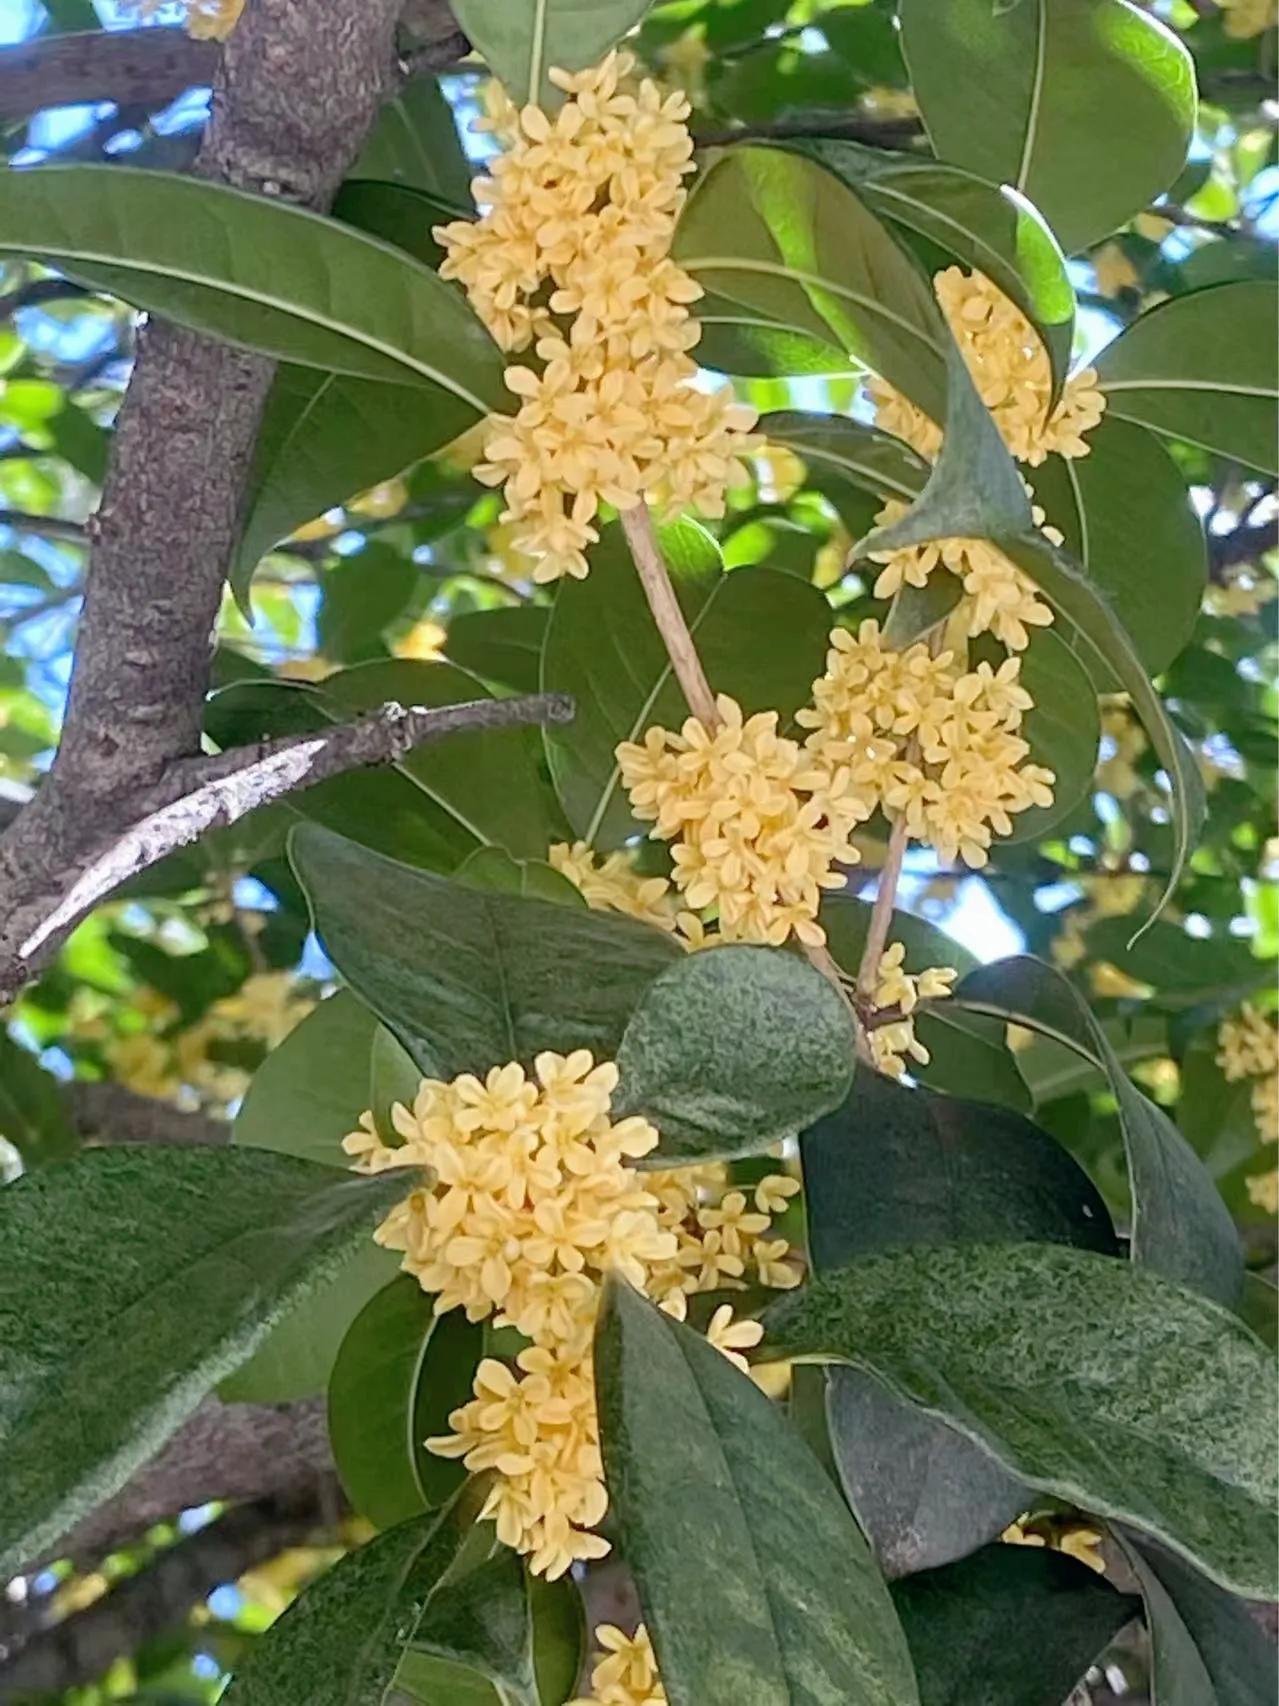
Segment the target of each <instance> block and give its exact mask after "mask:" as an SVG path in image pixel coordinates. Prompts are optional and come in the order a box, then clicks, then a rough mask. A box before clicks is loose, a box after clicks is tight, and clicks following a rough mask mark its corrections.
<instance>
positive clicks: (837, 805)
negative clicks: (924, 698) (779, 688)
mask: <svg viewBox="0 0 1279 1706" xmlns="http://www.w3.org/2000/svg"><path fill="white" fill-rule="evenodd" d="M716 706H717V709H718V712H719V722H718V723H717V725H716V726H715V727H714V728H707V727H706V726H705V724H703V723H702V722H701V721H700V720H699V719H698V718H696V717H689V718H688V719H687V721H686V722H685V723H684V725H683V727H682V728H681V729H680V731H679V732H678V734H672V733H671V732H670V731H669V730H667V729H661V728H656V727H654V728H650V729H649V730H648V731H647V732H646V734H645V736H644V740H643V743H642V744H635V743H633V742H629V741H626V742H623V743H622V745H620V746H619V747H618V749H617V760H618V764H619V765H620V767H621V773H622V782H623V785H624V786H625V788H626V790H627V793H628V794H629V795H630V801H631V808H632V810H633V811H634V813H635V815H636V816H637V817H639V818H642V819H648V820H653V822H654V828H653V830H652V832H651V833H652V834H653V835H654V836H655V837H657V838H659V839H661V840H663V841H669V842H671V843H672V848H671V860H672V866H673V871H674V880H675V885H676V887H677V888H678V889H679V890H680V891H681V893H682V894H683V896H684V899H685V901H686V903H687V904H688V906H689V907H690V908H692V909H693V911H694V912H695V913H697V912H700V911H701V910H702V909H704V908H707V907H713V908H714V909H715V912H716V914H717V917H718V922H719V933H720V939H721V940H723V941H726V942H768V943H772V944H774V945H780V944H781V943H783V942H785V941H786V940H787V939H788V938H789V937H790V936H791V935H792V934H793V935H794V936H795V937H797V939H798V940H799V941H800V942H802V943H804V944H805V945H808V946H818V945H820V944H821V943H822V942H824V941H825V939H826V938H825V934H824V932H823V930H822V928H821V925H820V924H819V923H818V922H817V909H818V904H819V902H820V900H821V894H822V890H823V889H830V888H835V889H838V888H842V887H843V884H844V879H843V876H842V875H841V874H840V873H839V871H838V870H837V869H836V868H835V867H836V866H837V865H839V864H841V863H842V864H854V863H856V861H857V858H858V854H857V850H856V848H855V847H854V846H853V845H852V842H851V840H850V839H849V837H850V835H851V834H852V831H853V829H854V828H855V827H856V825H857V824H859V823H861V822H863V821H864V820H865V819H866V818H867V817H869V816H870V812H871V806H870V804H868V803H867V801H866V799H865V797H864V796H863V795H862V794H860V793H859V792H856V791H855V790H854V788H853V780H852V772H851V770H850V769H849V768H848V766H847V765H846V764H845V763H842V762H841V763H837V764H834V765H828V764H826V763H824V762H822V761H820V760H818V759H816V758H815V757H814V755H813V754H812V753H811V752H809V751H808V750H807V749H806V748H805V747H803V746H801V745H800V744H799V742H798V741H794V740H790V739H788V738H787V737H786V736H784V735H781V734H779V733H778V730H777V723H778V715H777V712H776V711H760V712H758V713H757V714H756V715H755V716H753V717H744V716H743V714H742V710H741V707H740V706H739V705H738V704H737V703H736V702H735V701H734V700H732V699H730V698H728V697H727V695H724V694H721V695H720V696H719V698H718V699H717V701H716Z"/></svg>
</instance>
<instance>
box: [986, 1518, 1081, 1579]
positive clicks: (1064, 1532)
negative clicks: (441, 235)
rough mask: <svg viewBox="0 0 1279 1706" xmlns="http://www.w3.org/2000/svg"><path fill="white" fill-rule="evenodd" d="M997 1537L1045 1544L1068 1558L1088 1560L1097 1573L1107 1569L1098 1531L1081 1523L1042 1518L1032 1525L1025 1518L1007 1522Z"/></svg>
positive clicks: (1010, 1542) (1010, 1541)
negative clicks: (1053, 1521) (1050, 1520)
mask: <svg viewBox="0 0 1279 1706" xmlns="http://www.w3.org/2000/svg"><path fill="white" fill-rule="evenodd" d="M999 1538H1000V1539H1001V1540H1002V1541H1003V1542H1004V1544H1005V1546H1046V1547H1047V1548H1048V1549H1049V1550H1050V1551H1052V1552H1064V1553H1065V1554H1066V1556H1067V1557H1068V1558H1075V1559H1077V1560H1078V1561H1079V1563H1081V1564H1087V1566H1088V1568H1089V1569H1090V1570H1095V1571H1096V1572H1097V1574H1098V1575H1102V1576H1104V1575H1105V1573H1106V1564H1105V1560H1104V1559H1103V1557H1102V1555H1101V1535H1100V1534H1098V1532H1097V1530H1096V1529H1095V1528H1089V1527H1087V1526H1086V1525H1085V1524H1083V1523H1077V1522H1064V1523H1052V1522H1049V1521H1047V1520H1042V1521H1040V1522H1037V1523H1036V1524H1035V1525H1034V1526H1033V1527H1032V1526H1030V1525H1029V1523H1028V1521H1026V1520H1023V1521H1022V1522H1010V1523H1009V1525H1008V1527H1007V1528H1006V1529H1005V1530H1004V1532H1003V1533H1002V1534H1001V1535H1000V1537H999Z"/></svg>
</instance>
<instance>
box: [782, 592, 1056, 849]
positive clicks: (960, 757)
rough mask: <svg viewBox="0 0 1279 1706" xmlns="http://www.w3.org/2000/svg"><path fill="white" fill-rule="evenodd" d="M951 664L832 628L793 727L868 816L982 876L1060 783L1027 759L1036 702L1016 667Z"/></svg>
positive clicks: (945, 657)
mask: <svg viewBox="0 0 1279 1706" xmlns="http://www.w3.org/2000/svg"><path fill="white" fill-rule="evenodd" d="M953 665H954V658H953V654H951V653H950V652H943V653H942V654H941V655H940V656H939V657H936V658H934V657H933V656H931V654H930V652H929V649H928V647H927V646H926V645H923V644H920V645H914V646H911V647H909V648H908V649H907V650H906V651H901V652H899V651H894V650H892V649H891V648H890V647H887V646H885V645H884V642H883V639H882V637H881V635H880V632H879V625H878V623H876V622H873V621H866V622H863V623H862V624H861V626H860V628H859V629H858V631H857V633H856V634H852V633H849V632H848V631H847V630H845V629H836V630H835V632H834V633H833V634H832V635H831V649H830V651H829V652H828V654H827V658H826V673H825V674H824V675H823V676H821V677H820V678H819V679H818V680H817V681H815V682H814V683H813V699H814V706H813V708H812V709H805V710H802V711H800V712H799V713H798V718H797V720H798V721H799V722H800V723H801V724H802V725H803V726H804V727H805V728H809V729H811V730H812V731H813V732H812V734H810V736H809V738H808V743H807V744H808V748H809V751H810V753H811V755H812V757H813V758H814V759H816V760H817V761H818V762H819V763H820V764H822V765H824V766H825V767H826V768H828V769H829V770H831V771H832V772H838V773H839V774H846V775H847V776H848V777H849V779H850V780H849V784H847V786H850V787H851V791H852V794H853V797H855V798H857V799H859V800H860V801H861V802H862V803H863V815H869V813H870V811H871V810H873V808H874V807H875V806H882V807H883V809H884V810H885V811H886V812H887V813H888V814H889V815H890V816H902V817H904V818H905V821H906V826H907V830H908V833H909V834H910V836H911V838H912V839H913V840H915V841H924V842H927V843H928V844H929V845H930V846H932V847H933V848H935V849H936V851H937V853H938V855H939V856H940V857H941V858H942V859H943V860H946V861H947V862H949V861H952V860H954V859H956V858H962V859H963V860H964V861H965V863H967V864H969V865H972V866H975V867H980V866H982V865H984V864H985V863H986V858H987V849H988V848H989V846H990V843H991V839H992V836H993V835H995V834H998V835H1007V834H1008V833H1009V832H1010V830H1011V829H1012V816H1013V814H1015V813H1017V812H1022V811H1026V810H1027V809H1028V808H1029V807H1031V806H1047V805H1051V804H1052V798H1053V795H1052V784H1053V782H1054V780H1055V778H1054V776H1053V773H1052V771H1051V770H1046V769H1045V768H1044V767H1043V766H1042V765H1038V764H1029V763H1026V762H1025V760H1026V758H1027V756H1028V754H1029V751H1030V748H1029V745H1028V744H1027V742H1026V741H1025V740H1024V739H1022V737H1021V736H1020V734H1019V733H1018V731H1019V729H1020V727H1021V723H1022V718H1023V716H1024V714H1025V712H1026V711H1028V710H1029V709H1030V708H1031V705H1032V703H1033V701H1032V700H1031V697H1030V695H1029V693H1027V692H1026V690H1025V689H1024V688H1023V687H1022V686H1021V685H1020V682H1019V680H1018V677H1019V674H1020V670H1021V660H1020V659H1018V658H1008V659H1006V660H1005V661H1004V662H1003V663H1002V664H1001V665H1000V667H999V668H998V670H993V669H992V668H991V667H990V665H989V664H986V663H982V664H979V665H978V666H977V668H976V669H975V670H972V671H968V672H965V673H961V672H960V671H959V670H958V669H957V668H955V667H953Z"/></svg>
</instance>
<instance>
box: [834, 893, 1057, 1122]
mask: <svg viewBox="0 0 1279 1706" xmlns="http://www.w3.org/2000/svg"><path fill="white" fill-rule="evenodd" d="M870 914H871V907H870V903H869V902H868V901H864V900H859V899H857V898H856V897H854V896H852V895H826V896H824V897H823V899H822V907H821V922H822V926H823V928H824V929H825V931H826V941H827V946H828V947H829V949H830V952H831V957H832V958H833V959H834V961H835V964H836V965H837V966H839V968H840V970H841V971H844V972H847V974H848V975H849V976H850V977H856V975H857V968H858V966H859V965H860V964H861V958H862V950H863V948H864V947H865V945H866V932H867V930H868V929H869V927H870ZM888 940H889V941H890V942H900V943H901V944H902V946H903V947H904V948H905V950H906V965H907V966H908V967H909V968H910V970H912V971H923V970H924V968H925V967H927V966H953V967H954V968H955V970H956V971H958V972H959V973H960V974H961V976H962V974H963V973H965V972H969V971H972V970H973V969H974V968H975V967H976V965H977V963H978V961H977V958H976V956H975V955H973V954H970V953H969V951H968V949H967V948H965V947H963V946H962V944H961V943H959V942H957V941H956V940H955V938H954V937H953V936H948V935H947V934H946V932H945V931H944V930H939V929H937V927H936V926H935V925H932V924H929V923H928V922H927V921H926V920H925V919H923V918H915V917H912V915H911V914H910V913H908V912H894V913H893V917H892V923H891V925H890V926H889V931H888ZM1004 1032H1005V1027H1004V1025H1003V1023H1002V1022H1001V1021H996V1020H992V1019H983V1018H980V1017H979V1016H978V1015H976V1014H973V1013H967V1012H965V1011H964V1010H963V1009H962V1008H957V1007H954V1006H953V1004H952V1003H951V1002H949V1001H938V1002H936V1003H933V1004H930V1006H929V1008H928V1010H927V1012H924V1011H923V1010H922V1009H921V1010H920V1011H919V1012H918V1013H917V1014H916V1015H915V1034H916V1036H917V1037H918V1038H919V1040H920V1042H921V1043H923V1045H924V1047H925V1048H926V1049H927V1050H928V1052H929V1055H930V1056H931V1058H930V1060H929V1062H928V1064H927V1065H926V1066H924V1065H917V1066H916V1067H915V1069H914V1074H913V1075H914V1076H915V1077H918V1078H919V1079H920V1080H921V1082H923V1083H925V1084H927V1085H929V1086H930V1087H931V1088H932V1089H934V1090H945V1091H948V1092H949V1094H951V1095H952V1096H972V1097H979V1098H981V1099H982V1100H983V1101H992V1102H1003V1103H1005V1104H1006V1105H1007V1106H1008V1107H1010V1108H1020V1109H1023V1110H1024V1109H1027V1108H1029V1107H1030V1096H1029V1094H1028V1093H1027V1090H1026V1085H1025V1082H1024V1081H1023V1079H1022V1076H1021V1072H1020V1070H1019V1067H1018V1064H1017V1059H1016V1058H1015V1057H1014V1055H1013V1053H1012V1050H1011V1049H1010V1048H1009V1047H1008V1042H1007V1039H1006V1037H1005V1034H1004Z"/></svg>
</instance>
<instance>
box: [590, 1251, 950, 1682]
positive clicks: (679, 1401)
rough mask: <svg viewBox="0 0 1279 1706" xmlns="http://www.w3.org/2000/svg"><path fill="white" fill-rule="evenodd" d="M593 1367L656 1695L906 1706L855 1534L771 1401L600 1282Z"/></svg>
mask: <svg viewBox="0 0 1279 1706" xmlns="http://www.w3.org/2000/svg"><path fill="white" fill-rule="evenodd" d="M595 1379H596V1387H597V1391H598V1394H599V1406H600V1431H601V1437H602V1443H603V1451H604V1472H605V1478H606V1480H607V1482H608V1489H609V1497H610V1501H611V1503H612V1508H613V1511H614V1514H615V1516H616V1519H617V1523H618V1526H619V1530H620V1535H621V1547H622V1550H623V1552H624V1555H625V1557H626V1560H627V1562H628V1563H629V1565H630V1567H631V1569H632V1570H633V1571H634V1574H635V1579H636V1583H637V1585H638V1588H639V1596H640V1602H641V1604H642V1606H643V1609H644V1618H645V1622H646V1624H647V1626H648V1629H649V1632H650V1634H651V1636H652V1638H653V1645H654V1648H655V1650H656V1653H657V1662H658V1667H659V1669H660V1671H661V1676H662V1682H663V1685H664V1687H665V1690H666V1694H667V1698H668V1699H669V1700H670V1702H671V1706H818V1703H820V1706H862V1703H864V1706H883V1703H884V1702H885V1701H888V1700H891V1701H893V1702H894V1706H912V1703H913V1702H915V1701H917V1699H918V1696H917V1694H916V1690H915V1682H914V1676H913V1673H912V1670H911V1664H910V1658H909V1655H908V1653H907V1650H906V1643H905V1640H904V1638H903V1636H902V1632H901V1628H900V1625H899V1624H898V1622H897V1618H896V1616H895V1614H894V1612H893V1609H892V1605H891V1602H890V1600H889V1597H888V1592H887V1590H886V1588H885V1586H884V1584H883V1582H882V1580H881V1579H880V1576H879V1573H878V1571H877V1570H876V1569H875V1566H874V1563H873V1562H872V1560H871V1557H870V1552H869V1550H868V1548H867V1546H866V1542H865V1540H864V1539H863V1538H862V1536H861V1533H860V1532H859V1530H858V1528H857V1526H856V1524H855V1523H854V1522H853V1520H852V1518H851V1517H850V1516H849V1514H848V1512H847V1510H846V1509H845V1508H844V1506H843V1504H842V1503H841V1502H840V1500H839V1498H838V1497H837V1495H836V1494H835V1492H834V1489H833V1488H832V1487H831V1484H830V1482H829V1480H828V1479H827V1477H826V1475H825V1474H824V1473H823V1471H822V1468H821V1466H820V1464H819V1463H818V1462H817V1459H816V1458H815V1457H813V1456H812V1454H811V1453H810V1452H809V1450H808V1448H807V1447H806V1446H805V1445H804V1444H803V1442H802V1441H801V1440H800V1439H799V1437H798V1435H797V1434H795V1433H794V1432H793V1431H792V1430H791V1429H790V1428H789V1427H788V1425H787V1423H786V1421H785V1420H784V1418H783V1417H782V1416H781V1414H780V1413H779V1412H778V1411H777V1410H776V1409H775V1408H774V1406H773V1404H772V1403H771V1402H770V1400H769V1399H767V1398H766V1397H765V1396H764V1394H763V1393H762V1392H760V1391H759V1390H758V1389H757V1388H756V1387H755V1386H754V1385H753V1384H752V1383H751V1381H750V1380H748V1379H747V1377H746V1376H745V1375H743V1374H742V1373H741V1372H740V1371H739V1370H737V1369H735V1368H733V1367H732V1365H731V1364H730V1363H729V1362H728V1361H727V1360H726V1359H725V1358H724V1357H722V1356H721V1355H720V1353H719V1352H718V1351H716V1350H715V1349H714V1348H713V1347H712V1346H710V1345H708V1344H707V1342H706V1341H705V1339H703V1338H702V1337H701V1336H700V1335H699V1334H697V1333H695V1332H693V1331H692V1329H691V1328H688V1327H685V1326H682V1325H680V1324H679V1323H678V1322H674V1321H671V1320H670V1319H669V1318H668V1317H667V1316H665V1315H663V1314H662V1313H661V1312H660V1311H659V1310H657V1309H656V1308H654V1306H653V1305H652V1304H651V1303H648V1302H646V1301H645V1300H644V1299H643V1298H642V1297H640V1295H639V1294H638V1292H635V1291H632V1290H631V1289H630V1288H629V1287H628V1286H627V1285H626V1284H625V1283H624V1282H612V1283H610V1285H609V1287H608V1289H607V1291H606V1293H605V1302H604V1308H603V1312H602V1314H601V1317H600V1323H599V1327H598V1329H597V1334H596V1346H595ZM694 1587H695V1591H691V1590H692V1589H693V1588H694Z"/></svg>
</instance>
